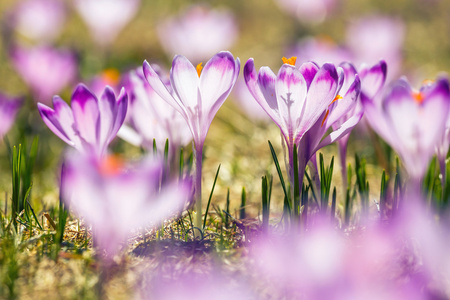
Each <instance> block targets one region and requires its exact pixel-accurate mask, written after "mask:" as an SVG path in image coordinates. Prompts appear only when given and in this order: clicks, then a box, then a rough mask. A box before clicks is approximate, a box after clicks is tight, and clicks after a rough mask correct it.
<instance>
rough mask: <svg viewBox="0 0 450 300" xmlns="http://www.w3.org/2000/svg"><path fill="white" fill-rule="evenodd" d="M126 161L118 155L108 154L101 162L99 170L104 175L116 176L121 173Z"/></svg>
mask: <svg viewBox="0 0 450 300" xmlns="http://www.w3.org/2000/svg"><path fill="white" fill-rule="evenodd" d="M124 165H125V163H124V161H123V159H122V158H120V157H119V156H117V155H108V156H106V157H105V158H104V159H103V160H102V161H101V162H100V166H99V172H100V174H102V175H106V176H108V175H109V176H114V175H117V174H119V173H120V171H121V170H122V169H123V167H124Z"/></svg>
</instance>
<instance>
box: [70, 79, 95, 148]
mask: <svg viewBox="0 0 450 300" xmlns="http://www.w3.org/2000/svg"><path fill="white" fill-rule="evenodd" d="M71 105H72V112H73V117H74V120H75V124H76V127H77V129H78V133H79V137H80V139H81V140H82V141H84V142H86V143H88V144H90V145H95V146H98V145H99V144H98V137H97V134H96V132H97V131H98V129H97V127H98V126H100V122H99V117H100V113H99V108H98V100H97V98H96V97H95V96H94V94H92V93H91V92H90V91H89V90H88V89H87V87H86V86H85V85H83V84H79V85H78V86H77V88H76V89H75V92H74V93H73V95H72V103H71Z"/></svg>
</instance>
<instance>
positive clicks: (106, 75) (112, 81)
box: [102, 68, 120, 86]
mask: <svg viewBox="0 0 450 300" xmlns="http://www.w3.org/2000/svg"><path fill="white" fill-rule="evenodd" d="M102 78H103V80H104V81H105V83H106V84H107V85H111V86H115V85H117V84H118V83H119V80H120V73H119V71H117V70H116V69H113V68H110V69H106V70H104V71H103V74H102Z"/></svg>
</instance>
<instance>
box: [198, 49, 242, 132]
mask: <svg viewBox="0 0 450 300" xmlns="http://www.w3.org/2000/svg"><path fill="white" fill-rule="evenodd" d="M236 63H237V64H238V69H237V70H236ZM236 71H237V72H236ZM236 73H237V74H239V60H238V61H237V62H236V61H235V60H234V57H233V55H232V54H231V53H230V52H225V51H223V52H219V53H217V54H216V55H214V56H213V57H212V58H211V59H210V60H209V61H208V62H207V63H206V65H205V67H204V68H203V70H202V73H201V76H200V94H201V99H202V109H203V111H204V112H208V115H209V118H208V119H210V121H212V118H214V116H215V114H216V113H217V111H218V109H219V108H220V106H221V105H222V104H223V102H224V101H225V99H226V98H227V97H228V95H229V94H230V92H231V88H232V87H233V86H234V84H235V82H236V79H237V76H236ZM208 127H209V126H208Z"/></svg>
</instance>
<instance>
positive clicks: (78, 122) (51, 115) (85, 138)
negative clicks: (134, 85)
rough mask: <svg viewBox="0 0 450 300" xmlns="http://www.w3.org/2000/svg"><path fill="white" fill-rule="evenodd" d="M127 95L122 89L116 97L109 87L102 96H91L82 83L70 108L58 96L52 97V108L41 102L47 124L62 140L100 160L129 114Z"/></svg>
mask: <svg viewBox="0 0 450 300" xmlns="http://www.w3.org/2000/svg"><path fill="white" fill-rule="evenodd" d="M127 105H128V96H127V94H126V92H125V89H122V90H121V92H120V95H119V96H118V97H117V99H116V96H115V95H114V92H113V90H112V89H111V88H109V87H106V88H105V90H104V92H103V94H102V96H101V97H100V98H99V99H97V97H96V96H95V95H94V94H92V93H91V92H90V91H89V90H88V89H87V87H86V86H84V85H83V84H79V85H78V86H77V88H76V89H75V91H74V93H73V94H72V103H71V107H69V105H68V104H67V103H66V102H64V100H63V99H61V98H60V97H59V96H55V97H54V98H53V107H54V108H53V109H52V108H50V107H48V106H46V105H44V104H41V103H38V109H39V113H40V114H41V117H42V120H43V121H44V123H45V124H46V125H47V126H48V128H50V130H51V131H53V133H54V134H56V135H57V136H58V137H59V138H60V139H61V140H63V141H64V142H66V143H67V144H69V145H70V146H72V147H74V148H75V149H77V150H78V151H80V152H83V153H91V154H93V155H96V156H98V157H100V156H102V155H104V154H105V152H106V150H107V147H108V145H109V143H111V141H112V140H113V139H114V137H115V136H116V134H117V132H118V131H119V128H120V126H122V123H123V121H124V119H125V115H126V113H127Z"/></svg>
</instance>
